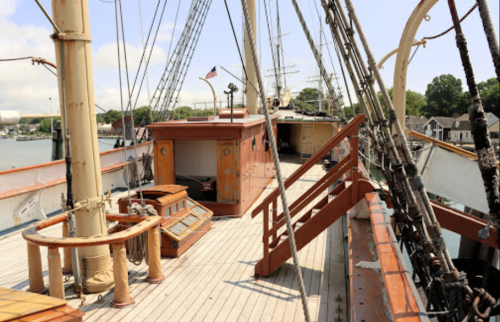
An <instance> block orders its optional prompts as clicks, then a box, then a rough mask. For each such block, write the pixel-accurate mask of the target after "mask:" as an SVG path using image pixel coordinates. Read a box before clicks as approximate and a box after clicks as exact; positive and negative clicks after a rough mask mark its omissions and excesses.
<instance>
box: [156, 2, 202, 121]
mask: <svg viewBox="0 0 500 322" xmlns="http://www.w3.org/2000/svg"><path fill="white" fill-rule="evenodd" d="M211 3H212V0H193V2H192V3H191V7H190V10H189V14H188V17H187V20H186V26H185V27H184V29H183V31H182V34H181V36H180V38H179V41H178V42H177V44H176V46H175V49H174V51H173V53H172V55H171V56H170V57H169V61H168V62H167V65H166V68H165V70H164V72H163V75H162V76H161V78H160V81H159V83H158V86H157V87H156V89H155V92H154V94H153V97H152V98H151V102H150V104H149V106H150V108H152V109H153V113H157V117H156V119H155V120H154V121H163V120H166V119H167V117H168V112H169V111H170V110H171V109H173V108H175V105H176V104H177V103H178V97H179V94H180V91H181V89H182V86H183V83H184V80H185V78H186V74H187V71H188V68H189V65H190V63H191V60H192V58H193V54H194V50H195V49H196V45H197V44H198V39H199V37H200V35H201V31H202V29H203V26H204V23H205V20H206V17H207V13H208V10H209V8H210V5H211Z"/></svg>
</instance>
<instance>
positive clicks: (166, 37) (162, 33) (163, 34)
mask: <svg viewBox="0 0 500 322" xmlns="http://www.w3.org/2000/svg"><path fill="white" fill-rule="evenodd" d="M183 28H184V26H183V25H179V24H177V25H176V26H175V33H174V39H175V38H179V35H180V34H181V32H182V29H183ZM173 29H174V23H173V22H167V23H164V24H162V25H161V26H160V30H159V32H158V38H157V41H158V42H160V43H162V42H170V40H171V39H172V31H173Z"/></svg>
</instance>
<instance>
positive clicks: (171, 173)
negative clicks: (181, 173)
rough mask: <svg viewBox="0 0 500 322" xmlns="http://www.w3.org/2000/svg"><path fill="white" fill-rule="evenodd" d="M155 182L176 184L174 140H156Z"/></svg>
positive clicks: (158, 183)
mask: <svg viewBox="0 0 500 322" xmlns="http://www.w3.org/2000/svg"><path fill="white" fill-rule="evenodd" d="M154 163H155V184H156V185H161V184H175V170H174V141H173V140H155V156H154Z"/></svg>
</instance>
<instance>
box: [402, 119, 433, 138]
mask: <svg viewBox="0 0 500 322" xmlns="http://www.w3.org/2000/svg"><path fill="white" fill-rule="evenodd" d="M427 121H429V119H428V118H426V117H425V116H423V115H420V116H413V115H406V127H407V128H408V130H410V131H415V132H419V133H422V134H424V125H425V123H427Z"/></svg>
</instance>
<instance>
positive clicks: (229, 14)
mask: <svg viewBox="0 0 500 322" xmlns="http://www.w3.org/2000/svg"><path fill="white" fill-rule="evenodd" d="M224 4H225V5H226V11H227V16H228V17H229V23H230V24H231V29H232V30H233V36H234V42H235V43H236V47H237V48H238V54H239V55H240V60H241V66H242V67H243V72H244V73H245V78H246V81H247V82H248V83H250V85H252V87H253V88H254V89H255V91H256V92H258V90H257V88H255V86H254V84H252V82H251V81H250V80H249V79H248V75H247V70H246V68H245V62H244V61H243V56H242V55H241V49H240V45H239V44H238V38H237V37H236V32H235V31H234V26H233V19H231V13H229V7H228V6H227V0H224ZM243 84H245V82H243Z"/></svg>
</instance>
